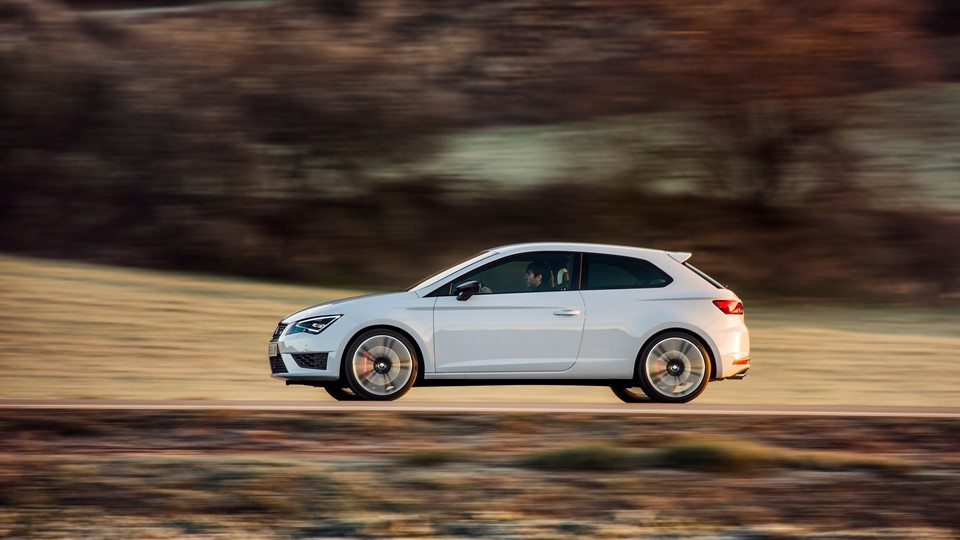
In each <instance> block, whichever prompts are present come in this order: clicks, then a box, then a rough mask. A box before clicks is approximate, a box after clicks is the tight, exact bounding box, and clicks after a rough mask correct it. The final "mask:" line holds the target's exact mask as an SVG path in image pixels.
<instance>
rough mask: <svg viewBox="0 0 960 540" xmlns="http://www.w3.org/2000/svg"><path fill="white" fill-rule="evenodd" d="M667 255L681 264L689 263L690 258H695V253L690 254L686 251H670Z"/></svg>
mask: <svg viewBox="0 0 960 540" xmlns="http://www.w3.org/2000/svg"><path fill="white" fill-rule="evenodd" d="M667 255H669V256H670V258H671V259H673V260H675V261H677V262H678V263H681V264H683V263H685V262H687V259H689V258H690V257H693V253H689V252H686V251H670V252H668V253H667Z"/></svg>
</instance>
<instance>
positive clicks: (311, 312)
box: [281, 292, 416, 324]
mask: <svg viewBox="0 0 960 540" xmlns="http://www.w3.org/2000/svg"><path fill="white" fill-rule="evenodd" d="M411 295H413V296H416V294H414V293H410V292H393V293H380V294H367V295H364V296H354V297H351V298H342V299H340V300H333V301H331V302H326V303H323V304H317V305H315V306H310V307H308V308H304V309H301V310H299V311H295V312H293V313H291V314H290V315H287V316H286V317H284V318H283V320H282V321H281V322H283V323H285V324H290V323H293V322H295V321H299V320H302V319H306V318H308V317H315V316H319V315H345V314H346V313H344V312H345V311H347V310H349V309H351V308H353V307H355V306H358V305H361V304H366V303H368V302H370V301H373V300H381V299H383V298H385V297H388V296H396V297H405V296H411Z"/></svg>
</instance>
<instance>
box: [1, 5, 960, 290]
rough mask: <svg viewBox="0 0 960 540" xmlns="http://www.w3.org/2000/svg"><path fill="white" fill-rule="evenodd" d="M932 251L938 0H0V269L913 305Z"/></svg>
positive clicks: (947, 275)
mask: <svg viewBox="0 0 960 540" xmlns="http://www.w3.org/2000/svg"><path fill="white" fill-rule="evenodd" d="M958 237H960V5H958V4H957V3H956V2H952V1H950V0H923V1H917V2H899V1H894V0H851V1H845V2H835V1H833V0H829V1H827V0H812V1H808V2H802V3H799V4H797V5H784V4H783V3H782V2H773V1H754V0H730V1H713V0H711V1H709V2H707V1H703V2H673V1H666V0H663V1H661V0H651V1H644V2H627V1H616V0H583V1H577V2H561V3H558V2H553V1H538V0H515V1H512V0H504V1H467V0H462V1H460V0H458V1H429V0H287V1H270V0H267V1H231V2H200V1H177V2H172V1H164V0H68V1H65V2H56V1H48V0H0V250H2V251H3V252H6V253H8V254H21V255H29V256H38V257H43V258H55V259H73V260H80V261H88V262H97V263H106V264H109V265H123V266H134V267H147V268H158V269H167V270H169V269H175V270H186V271H191V272H202V273H212V274H230V275H238V276H245V277H254V278H266V279H270V280H282V281H284V282H296V283H303V284H324V285H342V286H350V287H361V288H364V289H396V288H400V287H403V286H405V285H408V284H409V283H411V282H413V281H415V280H416V279H418V278H420V277H423V276H425V275H428V274H430V273H432V272H433V271H435V270H437V269H438V268H441V267H443V266H444V265H446V264H449V263H452V262H455V261H456V260H459V259H462V258H464V257H465V256H469V255H471V254H473V253H475V252H477V251H479V250H481V249H483V248H486V247H490V246H493V245H499V244H503V243H510V242H520V241H535V240H576V241H591V242H606V243H624V244H630V245H640V246H648V247H655V248H662V249H670V250H689V251H693V252H694V253H695V260H696V264H697V265H698V266H700V267H701V268H704V269H706V270H707V271H708V272H709V273H712V274H716V275H717V277H718V278H719V279H721V280H722V281H724V282H725V283H728V284H729V285H730V286H731V287H732V288H734V289H735V290H736V291H737V292H739V293H741V294H742V295H743V296H745V297H747V298H748V299H757V298H771V299H779V298H807V299H842V300H844V301H847V300H855V301H868V302H877V301H879V302H890V301H895V302H901V301H906V302H917V303H924V304H928V303H938V304H940V303H956V302H957V301H958V300H960V247H958V246H960V244H958V242H957V240H956V239H957V238H958ZM748 306H749V301H748Z"/></svg>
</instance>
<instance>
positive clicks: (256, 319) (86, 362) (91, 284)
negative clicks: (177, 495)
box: [0, 257, 960, 407]
mask: <svg viewBox="0 0 960 540" xmlns="http://www.w3.org/2000/svg"><path fill="white" fill-rule="evenodd" d="M0 290H2V294H0V398H73V399H77V398H79V399H248V400H249V399H276V400H317V399H329V398H328V397H327V395H326V393H325V392H323V391H322V390H318V389H313V388H308V387H285V386H283V384H282V383H280V382H278V381H276V380H273V379H271V378H270V376H269V367H268V365H267V361H266V343H267V341H268V340H269V338H270V335H271V333H272V332H273V330H274V328H276V324H277V322H278V321H279V320H280V319H281V318H282V317H284V316H285V315H287V314H288V313H291V312H293V311H295V310H297V309H300V308H302V307H304V306H308V305H313V304H317V303H321V302H323V301H326V300H331V299H334V298H342V297H347V296H353V295H357V294H360V293H361V292H360V291H352V290H344V289H321V288H312V287H293V286H285V285H277V284H269V283H257V282H251V281H237V280H229V279H223V278H211V277H203V276H197V275H188V274H171V273H161V272H149V271H141V270H128V269H120V268H112V267H104V266H93V265H82V264H67V263H62V262H54V261H40V260H33V259H23V258H10V257H0ZM746 305H747V322H748V324H749V327H750V330H751V338H752V353H753V359H754V362H753V365H754V367H753V370H752V371H751V373H750V375H748V376H747V378H746V379H744V380H743V381H732V382H723V383H718V384H713V385H711V386H710V387H709V388H708V389H707V391H706V392H705V393H704V395H703V396H701V397H700V398H699V400H698V402H702V403H737V404H743V403H766V404H820V405H826V404H849V405H913V406H953V407H957V406H960V394H958V393H957V391H956V389H957V388H960V363H957V362H955V361H954V357H955V355H956V350H958V348H960V336H958V335H957V333H956V321H957V320H958V316H960V314H958V312H957V310H956V309H948V308H936V309H922V308H915V307H914V308H906V307H902V306H901V307H896V308H890V307H877V306H874V307H870V306H865V307H856V306H850V305H844V306H838V305H830V304H828V305H820V306H817V305H804V304H798V303H797V302H792V301H791V302H784V303H780V304H765V303H758V302H753V301H752V300H751V299H750V298H749V297H747V298H746ZM916 362H922V363H923V365H924V366H935V371H933V372H923V373H922V374H920V373H918V372H917V371H916V370H915V369H913V368H911V369H908V370H906V371H905V370H904V365H905V364H913V363H916ZM404 400H448V401H449V400H498V401H515V400H524V401H541V402H542V401H547V402H568V403H569V402H577V401H580V402H605V401H607V402H617V401H618V400H617V398H615V397H614V395H613V394H612V393H611V392H610V391H609V389H606V388H588V387H562V388H556V387H530V388H525V389H524V392H522V393H519V394H518V393H517V392H516V391H515V390H514V389H511V388H509V387H505V388H497V387H479V388H458V389H455V390H450V389H444V388H417V389H414V390H413V391H412V392H411V393H410V394H408V395H407V396H406V397H404Z"/></svg>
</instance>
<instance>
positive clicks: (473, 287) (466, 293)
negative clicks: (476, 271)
mask: <svg viewBox="0 0 960 540" xmlns="http://www.w3.org/2000/svg"><path fill="white" fill-rule="evenodd" d="M480 287H482V285H481V284H480V282H479V281H464V282H463V283H461V284H459V285H457V288H456V289H454V292H456V293H457V300H459V301H461V302H466V301H467V300H469V299H470V297H471V296H473V295H475V294H477V293H478V292H480Z"/></svg>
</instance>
